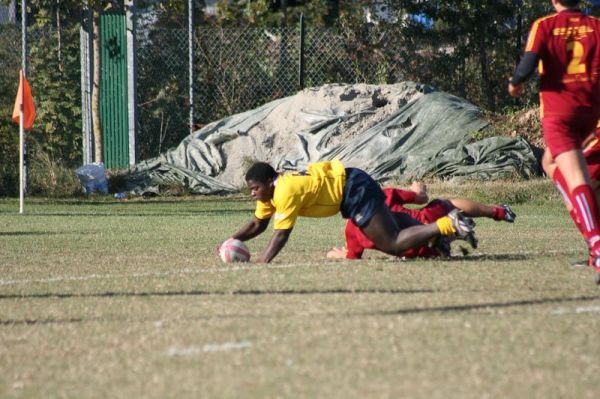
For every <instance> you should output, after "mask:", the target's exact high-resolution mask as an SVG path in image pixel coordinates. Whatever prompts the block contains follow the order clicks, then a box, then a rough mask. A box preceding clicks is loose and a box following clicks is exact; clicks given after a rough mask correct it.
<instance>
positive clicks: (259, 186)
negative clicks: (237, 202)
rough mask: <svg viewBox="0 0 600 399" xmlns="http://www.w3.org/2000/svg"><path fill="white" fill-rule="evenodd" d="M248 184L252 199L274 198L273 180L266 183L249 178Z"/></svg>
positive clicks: (265, 199) (264, 199)
mask: <svg viewBox="0 0 600 399" xmlns="http://www.w3.org/2000/svg"><path fill="white" fill-rule="evenodd" d="M246 184H248V188H249V189H250V195H251V196H252V199H255V200H257V201H270V200H271V199H272V198H273V182H272V181H271V180H269V181H267V182H266V183H261V182H257V181H254V180H248V181H247V182H246Z"/></svg>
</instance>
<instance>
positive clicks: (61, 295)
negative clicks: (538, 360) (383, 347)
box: [0, 288, 435, 300]
mask: <svg viewBox="0 0 600 399" xmlns="http://www.w3.org/2000/svg"><path fill="white" fill-rule="evenodd" d="M434 292H435V291H434V290H430V289H419V290H417V289H414V290H411V289H403V290H393V289H357V290H351V289H344V288H339V289H323V290H237V291H199V290H193V291H165V292H98V293H89V294H86V293H83V294H79V293H73V294H66V293H52V292H48V293H43V294H0V300H2V299H47V298H58V299H69V298H125V297H154V296H155V297H170V296H172V297H177V296H260V295H336V294H341V295H345V294H431V293H434Z"/></svg>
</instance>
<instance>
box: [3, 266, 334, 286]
mask: <svg viewBox="0 0 600 399" xmlns="http://www.w3.org/2000/svg"><path fill="white" fill-rule="evenodd" d="M305 266H323V264H322V263H318V264H316V263H296V264H289V265H268V266H266V267H265V268H267V269H290V268H295V267H305ZM259 268H261V267H260V266H257V265H255V264H253V265H252V266H232V267H220V268H217V269H189V268H186V269H179V270H173V271H168V272H144V273H129V274H88V275H85V276H60V277H49V278H42V279H23V280H0V286H7V285H20V284H38V283H60V282H65V281H86V280H102V279H105V280H106V279H120V278H136V277H164V276H170V275H176V274H204V273H225V272H240V271H247V270H256V269H259Z"/></svg>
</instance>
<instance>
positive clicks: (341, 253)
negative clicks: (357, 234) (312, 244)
mask: <svg viewBox="0 0 600 399" xmlns="http://www.w3.org/2000/svg"><path fill="white" fill-rule="evenodd" d="M347 253H348V250H347V249H346V248H339V247H333V248H331V249H330V250H329V252H327V259H346V254H347Z"/></svg>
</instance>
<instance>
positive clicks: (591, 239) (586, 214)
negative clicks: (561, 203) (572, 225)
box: [571, 184, 600, 256]
mask: <svg viewBox="0 0 600 399" xmlns="http://www.w3.org/2000/svg"><path fill="white" fill-rule="evenodd" d="M571 203H572V204H573V208H574V209H576V210H577V214H578V215H579V220H580V224H581V229H582V231H583V236H584V237H585V239H586V240H587V242H588V245H589V246H590V249H591V251H592V253H593V254H594V255H596V256H598V255H600V228H599V227H598V221H599V220H600V219H598V215H599V214H600V212H599V210H598V202H597V201H596V197H595V196H594V192H593V191H592V188H591V187H590V186H589V185H587V184H582V185H581V186H578V187H575V189H574V190H573V191H572V192H571Z"/></svg>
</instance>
